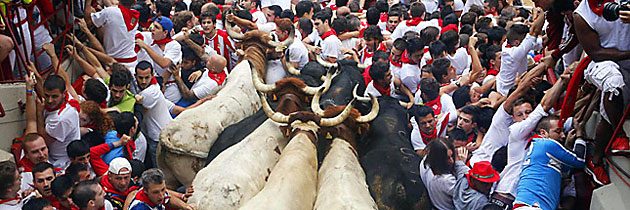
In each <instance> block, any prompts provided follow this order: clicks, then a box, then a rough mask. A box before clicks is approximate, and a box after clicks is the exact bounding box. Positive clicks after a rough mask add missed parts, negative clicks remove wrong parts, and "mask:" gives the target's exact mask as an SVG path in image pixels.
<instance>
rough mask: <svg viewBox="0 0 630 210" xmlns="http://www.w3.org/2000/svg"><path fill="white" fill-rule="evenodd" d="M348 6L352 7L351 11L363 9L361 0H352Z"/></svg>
mask: <svg viewBox="0 0 630 210" xmlns="http://www.w3.org/2000/svg"><path fill="white" fill-rule="evenodd" d="M348 7H349V8H350V12H359V10H361V5H359V1H352V2H350V4H348Z"/></svg>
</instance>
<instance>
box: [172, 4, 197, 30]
mask: <svg viewBox="0 0 630 210" xmlns="http://www.w3.org/2000/svg"><path fill="white" fill-rule="evenodd" d="M178 3H182V4H184V6H186V3H184V2H178ZM178 3H175V4H176V5H177V4H178ZM194 15H195V14H193V13H192V12H189V11H181V12H176V13H175V15H173V19H172V21H173V31H175V33H179V32H180V31H181V30H182V28H184V27H186V26H187V25H188V21H190V20H192V18H193V17H194Z"/></svg>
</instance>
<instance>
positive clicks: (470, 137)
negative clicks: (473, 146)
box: [467, 131, 477, 143]
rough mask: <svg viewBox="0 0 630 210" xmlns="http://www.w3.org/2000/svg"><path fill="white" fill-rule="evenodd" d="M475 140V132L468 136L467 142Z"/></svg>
mask: <svg viewBox="0 0 630 210" xmlns="http://www.w3.org/2000/svg"><path fill="white" fill-rule="evenodd" d="M476 138H477V133H475V131H473V132H472V133H471V134H468V142H467V143H470V142H473V141H474V140H475V139H476Z"/></svg>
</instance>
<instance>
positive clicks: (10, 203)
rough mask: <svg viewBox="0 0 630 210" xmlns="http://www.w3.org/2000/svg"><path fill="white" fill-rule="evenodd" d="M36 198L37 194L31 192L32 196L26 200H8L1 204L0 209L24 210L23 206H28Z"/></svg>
mask: <svg viewBox="0 0 630 210" xmlns="http://www.w3.org/2000/svg"><path fill="white" fill-rule="evenodd" d="M18 196H19V197H21V196H20V195H18ZM36 196H37V193H35V192H31V194H29V195H27V196H26V197H25V198H22V199H15V200H7V201H5V202H2V203H0V209H2V210H22V206H24V204H26V203H27V202H28V201H29V200H31V199H32V198H35V197H36Z"/></svg>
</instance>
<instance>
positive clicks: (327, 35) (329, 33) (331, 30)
mask: <svg viewBox="0 0 630 210" xmlns="http://www.w3.org/2000/svg"><path fill="white" fill-rule="evenodd" d="M332 35H335V36H337V32H335V30H333V29H330V31H327V32H326V33H324V34H322V40H324V39H326V38H328V37H329V36H332Z"/></svg>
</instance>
